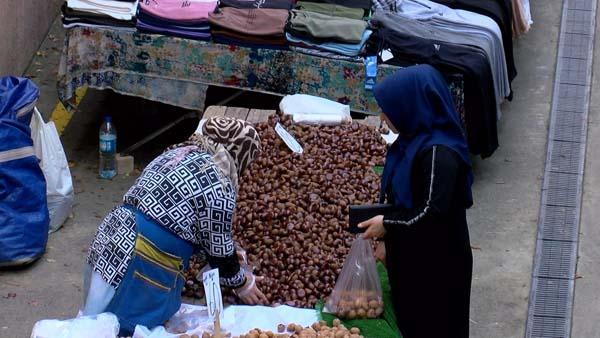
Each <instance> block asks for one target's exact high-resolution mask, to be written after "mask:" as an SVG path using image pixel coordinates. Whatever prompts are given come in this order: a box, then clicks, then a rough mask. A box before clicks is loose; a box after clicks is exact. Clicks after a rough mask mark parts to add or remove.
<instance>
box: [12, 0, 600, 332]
mask: <svg viewBox="0 0 600 338" xmlns="http://www.w3.org/2000/svg"><path fill="white" fill-rule="evenodd" d="M531 5H532V11H533V18H534V21H535V23H534V25H533V27H532V30H531V31H530V32H529V34H528V35H526V36H524V37H523V38H521V39H519V40H517V41H515V59H516V64H517V68H518V70H519V75H518V77H517V79H516V80H515V81H514V82H513V89H514V93H515V95H514V99H513V101H512V102H507V103H505V104H504V105H503V113H504V114H503V117H502V120H501V121H500V124H499V138H500V145H501V146H500V149H498V151H497V152H496V153H495V154H494V155H493V156H492V157H491V158H489V159H485V160H481V159H479V158H475V159H474V168H475V176H476V182H475V185H474V197H475V205H474V207H473V208H472V209H471V210H470V211H469V213H468V221H469V227H470V232H471V242H472V245H473V248H474V250H473V255H474V274H473V287H472V300H471V337H486V338H487V337H489V338H508V337H523V336H524V333H525V322H526V316H527V306H528V295H529V285H530V279H531V267H532V262H533V252H534V248H535V236H536V227H537V219H538V210H539V204H540V190H541V180H542V174H543V169H544V160H545V155H546V141H547V127H548V115H549V112H550V103H551V96H552V85H553V80H554V72H555V61H556V51H557V36H558V29H559V22H560V13H561V9H562V1H561V0H532V1H531ZM63 36H64V32H63V31H62V28H61V27H60V25H59V24H58V22H57V23H56V24H55V25H54V27H53V28H52V30H51V32H50V34H49V36H48V38H47V40H46V41H45V42H44V44H43V45H42V47H41V52H42V53H41V54H39V53H38V55H36V56H35V57H34V60H33V61H32V64H31V66H30V68H29V69H28V70H27V72H26V74H29V75H34V76H36V78H35V80H36V81H37V82H38V84H39V85H40V86H41V90H42V101H41V103H40V109H41V110H42V112H43V113H44V116H45V117H46V118H50V117H51V115H52V111H53V110H54V108H55V105H56V102H57V100H56V89H55V83H54V78H55V76H56V70H57V68H56V67H57V66H56V65H57V64H58V58H59V57H60V55H59V54H60V53H59V51H60V47H61V46H62V38H63ZM596 36H597V37H599V36H600V35H598V34H597V35H596ZM597 45H598V44H597ZM596 60H598V59H596ZM597 67H600V66H598V61H596V68H595V69H598V68H597ZM38 69H40V70H39V71H38ZM594 86H595V87H597V86H600V80H598V79H596V78H594ZM597 92H598V91H596V90H593V91H592V93H593V96H592V98H593V101H592V111H591V112H590V131H589V133H590V139H589V140H588V142H589V144H594V143H592V142H594V141H595V140H598V139H599V138H600V125H598V122H599V121H600V115H599V114H600V96H598V95H595V93H597ZM229 93H230V92H228V91H227V90H214V89H211V91H209V93H208V95H207V106H209V105H211V104H214V103H216V102H218V101H219V100H220V99H222V98H224V97H226V95H227V94H229ZM277 102H278V101H277V98H274V97H269V96H264V95H260V97H259V96H257V94H245V95H243V96H241V97H239V98H238V99H236V100H235V101H233V102H231V103H229V105H230V106H236V105H238V106H247V107H251V108H261V109H274V108H275V107H276V105H277ZM54 111H55V110H54ZM106 113H109V114H111V115H112V116H113V119H114V121H115V124H116V126H117V130H118V131H119V132H120V134H119V147H120V149H123V147H126V146H128V145H130V144H132V143H134V142H135V141H136V140H138V139H140V138H141V137H143V136H144V131H147V130H153V129H155V128H156V127H157V126H160V125H162V124H164V123H168V122H169V121H171V120H174V119H175V118H177V117H179V116H181V115H182V114H184V113H186V111H184V110H182V109H177V108H173V107H169V106H166V105H162V104H157V103H152V102H147V101H144V100H140V99H136V98H131V97H124V96H120V95H117V94H114V93H112V92H110V91H96V90H91V89H90V90H88V91H87V93H86V95H85V97H84V98H83V99H82V101H81V103H80V105H79V111H78V112H77V113H75V114H74V115H73V117H72V119H70V122H69V123H68V125H67V126H66V129H65V130H64V133H63V135H62V141H63V144H64V147H65V150H66V152H67V156H68V158H69V160H70V161H71V163H72V168H71V170H72V175H73V182H74V186H75V205H74V210H73V215H72V217H71V218H70V219H69V220H68V221H67V222H66V223H65V225H64V226H63V228H62V229H61V230H60V231H58V232H57V233H54V234H52V235H51V236H50V239H49V243H48V251H47V253H46V255H45V256H44V257H43V258H42V259H41V260H39V261H38V262H37V263H35V264H34V265H33V266H30V267H28V268H26V269H22V270H19V271H0V337H1V338H23V337H29V335H30V333H31V328H32V326H33V324H34V323H35V322H36V321H38V320H40V319H46V318H61V319H65V318H71V317H73V316H75V315H76V313H77V310H78V307H79V306H80V304H81V302H82V290H81V285H82V281H81V272H82V269H83V264H84V259H85V256H86V252H87V247H88V245H89V243H90V240H91V238H92V237H93V235H94V233H95V230H96V227H97V226H98V224H99V223H100V221H101V219H102V218H103V217H104V215H105V214H106V213H107V212H108V211H110V209H111V208H112V207H113V206H115V205H116V204H118V203H119V202H120V199H121V197H122V195H123V193H124V192H125V191H126V190H127V189H128V188H129V186H130V185H131V184H132V183H133V181H134V180H135V177H136V175H137V174H138V173H139V171H137V172H134V173H133V174H132V175H130V176H117V177H116V178H115V179H113V180H112V181H105V180H100V179H98V178H97V137H98V136H97V132H98V126H99V125H100V121H101V118H102V115H103V114H106ZM194 129H195V123H194V121H191V122H190V123H185V124H182V125H181V126H179V127H178V128H176V129H175V130H173V131H171V132H170V133H167V134H165V135H163V136H161V137H160V138H159V139H157V140H155V141H154V142H153V143H152V144H150V145H147V146H144V147H142V148H141V149H139V150H138V151H136V152H135V153H134V155H135V158H136V167H137V168H138V170H139V169H141V168H143V166H144V164H145V163H147V162H148V161H149V160H150V159H152V157H153V156H155V155H157V154H158V153H160V151H161V150H162V149H163V147H165V146H167V145H169V144H172V143H175V142H178V141H181V140H182V139H184V138H185V137H186V135H189V134H190V133H191V132H192V131H193V130H194ZM124 131H127V132H126V133H125V132H124ZM599 152H600V149H598V148H594V147H588V163H587V168H586V181H585V183H586V188H585V195H584V210H583V220H582V221H583V223H582V233H583V234H582V245H581V248H580V249H581V260H580V265H579V266H578V271H579V273H580V274H582V275H583V278H581V279H579V280H578V281H577V284H576V306H575V319H574V334H573V337H600V334H599V332H600V329H598V324H597V318H598V316H599V315H600V308H599V307H598V306H597V305H596V304H598V302H597V301H596V302H595V301H594V300H597V298H598V297H600V296H599V295H598V293H597V292H596V291H595V290H597V289H598V287H597V285H598V282H597V280H598V277H600V268H599V267H598V264H596V262H597V260H599V259H600V249H597V248H596V247H595V245H594V243H595V242H597V240H598V239H600V231H599V230H597V229H595V228H594V227H593V220H594V219H597V218H598V217H600V214H599V211H598V210H600V208H599V207H598V204H599V203H600V202H598V201H599V199H598V197H599V196H597V195H598V194H600V192H599V191H598V186H599V185H598V184H599V183H600V171H599V170H597V168H594V166H599V165H600V164H599V163H596V162H598V161H600V160H598V159H599V158H600V153H599ZM594 169H596V170H595V172H596V174H595V175H594V174H591V172H593V171H594ZM594 277H596V278H594ZM443 282H444V276H440V283H443Z"/></svg>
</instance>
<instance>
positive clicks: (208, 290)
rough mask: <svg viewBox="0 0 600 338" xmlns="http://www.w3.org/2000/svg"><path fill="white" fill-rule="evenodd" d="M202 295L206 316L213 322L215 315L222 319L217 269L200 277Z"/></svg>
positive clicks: (221, 299)
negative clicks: (206, 308)
mask: <svg viewBox="0 0 600 338" xmlns="http://www.w3.org/2000/svg"><path fill="white" fill-rule="evenodd" d="M202 283H203V284H204V294H205V296H206V307H208V316H209V317H210V318H211V319H213V320H215V319H216V315H217V313H218V314H219V317H220V318H221V320H222V319H223V296H222V295H221V284H220V283H219V269H212V270H208V271H206V272H205V273H204V274H203V275H202Z"/></svg>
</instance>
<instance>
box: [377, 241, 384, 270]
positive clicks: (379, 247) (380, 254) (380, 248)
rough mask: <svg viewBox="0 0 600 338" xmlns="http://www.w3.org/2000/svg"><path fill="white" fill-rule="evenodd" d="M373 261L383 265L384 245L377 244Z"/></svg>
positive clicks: (381, 243)
mask: <svg viewBox="0 0 600 338" xmlns="http://www.w3.org/2000/svg"><path fill="white" fill-rule="evenodd" d="M375 259H376V260H377V261H379V262H381V263H383V264H384V265H385V243H383V242H379V243H377V248H376V249H375Z"/></svg>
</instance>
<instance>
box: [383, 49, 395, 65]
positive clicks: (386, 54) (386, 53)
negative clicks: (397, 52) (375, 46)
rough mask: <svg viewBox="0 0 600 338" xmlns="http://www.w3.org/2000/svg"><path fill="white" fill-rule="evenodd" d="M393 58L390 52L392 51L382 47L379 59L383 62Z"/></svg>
mask: <svg viewBox="0 0 600 338" xmlns="http://www.w3.org/2000/svg"><path fill="white" fill-rule="evenodd" d="M393 58H394V54H392V51H391V50H389V49H384V50H383V51H382V52H381V60H382V61H383V62H386V61H387V60H389V59H393Z"/></svg>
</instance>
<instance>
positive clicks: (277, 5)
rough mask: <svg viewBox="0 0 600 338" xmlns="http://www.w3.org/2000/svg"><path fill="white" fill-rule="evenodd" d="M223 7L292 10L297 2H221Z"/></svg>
mask: <svg viewBox="0 0 600 338" xmlns="http://www.w3.org/2000/svg"><path fill="white" fill-rule="evenodd" d="M219 3H220V5H221V7H233V8H272V9H285V10H288V11H289V10H291V9H292V8H294V3H295V0H221V1H219Z"/></svg>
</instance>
